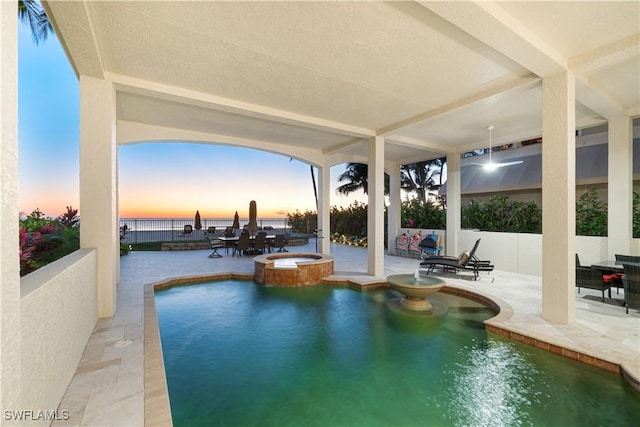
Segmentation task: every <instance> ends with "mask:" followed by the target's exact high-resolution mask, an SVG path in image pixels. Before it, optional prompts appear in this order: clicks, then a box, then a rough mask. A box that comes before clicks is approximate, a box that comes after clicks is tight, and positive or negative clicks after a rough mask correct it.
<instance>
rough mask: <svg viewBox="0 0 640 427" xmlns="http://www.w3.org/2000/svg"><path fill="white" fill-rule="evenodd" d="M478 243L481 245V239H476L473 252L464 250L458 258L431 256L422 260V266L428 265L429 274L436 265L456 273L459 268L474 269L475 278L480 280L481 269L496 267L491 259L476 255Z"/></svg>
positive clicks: (489, 269) (487, 269)
mask: <svg viewBox="0 0 640 427" xmlns="http://www.w3.org/2000/svg"><path fill="white" fill-rule="evenodd" d="M478 245H480V239H478V240H477V241H476V244H475V245H474V246H473V249H471V252H463V253H462V254H461V255H460V256H459V257H457V258H456V257H453V256H434V257H429V258H426V259H425V260H424V261H422V262H421V263H420V266H422V267H427V274H429V273H430V272H432V271H433V270H434V269H435V268H436V267H442V270H443V271H453V272H454V273H457V272H458V270H471V271H473V280H478V278H479V277H480V272H481V271H486V272H491V271H493V268H494V267H493V265H491V263H490V262H489V261H481V260H480V259H478V257H476V255H475V254H476V251H477V250H478Z"/></svg>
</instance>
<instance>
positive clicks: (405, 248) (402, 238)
mask: <svg viewBox="0 0 640 427" xmlns="http://www.w3.org/2000/svg"><path fill="white" fill-rule="evenodd" d="M396 252H398V254H399V255H402V254H406V255H409V236H408V235H407V233H402V234H401V235H399V236H398V237H396Z"/></svg>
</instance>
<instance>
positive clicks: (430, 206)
mask: <svg viewBox="0 0 640 427" xmlns="http://www.w3.org/2000/svg"><path fill="white" fill-rule="evenodd" d="M460 213H461V225H462V228H468V229H477V230H481V231H494V232H507V233H535V234H540V233H542V209H541V208H540V207H538V206H537V205H536V204H535V203H534V202H522V201H515V200H511V198H510V196H508V195H506V194H498V195H495V196H492V197H491V198H489V200H487V201H483V202H479V201H476V200H472V201H471V202H470V203H468V204H467V205H464V206H462V207H461V212H460ZM386 221H387V216H386V209H385V223H386ZM288 223H289V226H290V227H291V228H292V230H293V231H297V232H305V231H306V230H307V229H310V230H311V231H313V230H314V229H315V226H316V223H317V217H316V214H315V212H311V211H306V212H304V213H300V212H298V211H296V213H295V214H289V215H288ZM400 224H401V226H402V227H403V228H418V229H435V230H443V229H445V228H446V209H445V208H444V203H443V202H442V201H441V200H438V201H435V202H434V201H430V200H427V201H426V202H421V201H419V200H418V199H410V200H404V201H403V202H402V206H401V220H400ZM385 232H386V227H385ZM576 235H577V236H606V235H607V204H606V203H605V202H603V201H601V200H600V199H599V198H598V192H597V191H596V190H595V189H590V190H588V191H587V192H585V193H584V194H582V195H581V196H580V197H579V198H578V200H576ZM331 236H332V239H333V240H334V241H342V242H349V243H350V244H354V242H359V243H357V244H359V245H366V239H365V238H366V236H367V205H366V204H364V203H359V202H354V203H353V204H351V205H350V206H349V207H347V208H338V207H332V208H331ZM633 237H640V195H638V193H633ZM385 241H386V239H385Z"/></svg>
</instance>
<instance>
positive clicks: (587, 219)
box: [576, 188, 635, 236]
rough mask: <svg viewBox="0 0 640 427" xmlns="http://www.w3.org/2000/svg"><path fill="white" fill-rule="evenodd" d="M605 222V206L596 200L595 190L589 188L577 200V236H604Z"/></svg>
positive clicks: (605, 233) (605, 230)
mask: <svg viewBox="0 0 640 427" xmlns="http://www.w3.org/2000/svg"><path fill="white" fill-rule="evenodd" d="M634 198H635V197H634ZM607 221H608V219H607V204H606V203H604V202H602V201H601V200H599V199H598V191H597V190H596V189H595V188H591V189H590V190H588V191H587V192H585V193H583V194H582V195H581V196H580V197H579V198H578V200H577V202H576V235H577V236H606V235H607V231H608V225H607ZM634 222H635V221H634Z"/></svg>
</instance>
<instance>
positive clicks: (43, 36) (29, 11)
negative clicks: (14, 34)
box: [18, 0, 53, 45]
mask: <svg viewBox="0 0 640 427" xmlns="http://www.w3.org/2000/svg"><path fill="white" fill-rule="evenodd" d="M18 18H20V20H21V21H22V22H24V23H25V24H27V25H28V26H29V28H30V29H31V37H32V39H33V42H34V43H35V44H36V45H38V44H40V42H44V41H46V40H47V37H48V36H49V34H50V33H53V26H52V25H51V21H50V20H49V17H48V16H47V14H46V13H45V11H44V9H43V8H42V5H41V4H40V2H39V1H35V0H18Z"/></svg>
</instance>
